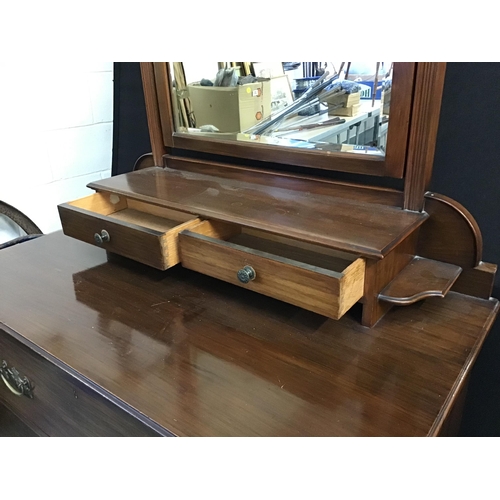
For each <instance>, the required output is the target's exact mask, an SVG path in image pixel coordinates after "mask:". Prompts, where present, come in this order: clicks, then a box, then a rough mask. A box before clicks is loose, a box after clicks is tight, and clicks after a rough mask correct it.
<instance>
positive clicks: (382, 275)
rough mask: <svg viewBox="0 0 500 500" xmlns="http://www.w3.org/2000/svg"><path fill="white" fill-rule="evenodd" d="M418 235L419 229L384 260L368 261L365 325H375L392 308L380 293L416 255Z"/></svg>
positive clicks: (364, 298)
mask: <svg viewBox="0 0 500 500" xmlns="http://www.w3.org/2000/svg"><path fill="white" fill-rule="evenodd" d="M417 236H418V231H415V232H413V233H412V234H410V235H409V236H408V237H407V238H405V239H404V240H403V241H402V242H401V243H400V244H399V245H398V246H397V247H396V248H394V249H393V250H392V251H391V252H389V254H388V255H386V257H385V258H383V259H382V260H373V259H369V260H367V261H366V270H365V293H364V297H363V315H362V318H361V321H362V323H363V325H364V326H368V327H372V326H374V325H375V324H376V323H377V321H379V320H380V318H382V317H383V316H384V314H386V313H387V312H388V311H389V310H390V309H391V307H392V305H391V304H389V303H388V302H382V301H381V300H379V294H380V292H381V291H382V290H383V289H384V288H385V287H386V286H387V285H388V284H389V283H390V282H391V281H392V280H393V279H394V278H395V277H396V276H397V275H398V273H400V272H401V271H402V270H403V269H404V268H405V267H406V266H407V265H408V263H409V262H411V260H412V259H413V257H414V256H415V248H416V245H417Z"/></svg>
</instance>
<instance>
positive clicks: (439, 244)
mask: <svg viewBox="0 0 500 500" xmlns="http://www.w3.org/2000/svg"><path fill="white" fill-rule="evenodd" d="M425 211H426V212H427V213H428V214H429V219H428V220H427V221H426V223H425V224H424V225H423V226H422V227H421V229H420V233H419V240H418V248H417V255H420V256H422V257H426V258H428V259H433V260H438V261H441V262H448V263H449V264H455V265H456V266H460V267H462V268H464V269H468V268H474V267H476V266H478V265H479V263H480V262H481V260H482V255H483V238H482V236H481V230H480V229H479V226H478V224H477V222H476V220H475V219H474V217H473V216H472V215H471V213H470V212H469V211H468V210H467V209H466V208H464V207H463V206H462V205H461V204H460V203H458V202H457V201H455V200H452V199H451V198H448V197H447V196H444V195H441V194H437V193H432V192H427V193H425Z"/></svg>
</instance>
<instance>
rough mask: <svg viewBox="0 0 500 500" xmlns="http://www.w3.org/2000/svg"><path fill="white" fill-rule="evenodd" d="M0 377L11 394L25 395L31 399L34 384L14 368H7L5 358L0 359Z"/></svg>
mask: <svg viewBox="0 0 500 500" xmlns="http://www.w3.org/2000/svg"><path fill="white" fill-rule="evenodd" d="M0 377H2V380H3V381H4V384H5V385H6V386H7V389H9V391H10V392H12V394H15V395H16V396H23V395H24V396H26V397H28V398H30V399H33V391H34V390H35V384H33V382H31V381H30V380H29V379H28V377H22V378H21V375H19V372H18V371H17V370H16V369H15V368H14V367H12V368H9V367H8V365H7V362H6V361H5V360H3V361H2V365H1V366H0Z"/></svg>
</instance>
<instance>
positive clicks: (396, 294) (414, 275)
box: [379, 257, 462, 305]
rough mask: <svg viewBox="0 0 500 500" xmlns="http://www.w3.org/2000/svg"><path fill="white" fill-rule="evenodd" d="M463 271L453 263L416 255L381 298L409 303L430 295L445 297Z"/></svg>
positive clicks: (403, 303) (397, 302)
mask: <svg viewBox="0 0 500 500" xmlns="http://www.w3.org/2000/svg"><path fill="white" fill-rule="evenodd" d="M461 272H462V268H460V267H458V266H455V265H453V264H447V263H445V262H439V261H436V260H431V259H424V258H422V257H414V258H413V260H412V261H411V262H410V263H409V264H408V265H407V266H406V267H405V268H404V269H403V270H402V271H401V272H400V273H399V274H398V275H397V276H396V277H395V278H394V279H393V280H392V281H391V282H390V283H389V284H388V285H387V286H386V287H385V288H384V289H383V290H382V291H381V292H380V294H379V299H380V300H383V301H385V302H390V303H391V304H399V305H409V304H413V303H414V302H417V301H419V300H423V299H427V298H429V297H444V296H446V294H447V293H448V292H449V291H450V288H451V287H452V285H453V283H455V281H456V280H457V278H458V276H459V275H460V273H461Z"/></svg>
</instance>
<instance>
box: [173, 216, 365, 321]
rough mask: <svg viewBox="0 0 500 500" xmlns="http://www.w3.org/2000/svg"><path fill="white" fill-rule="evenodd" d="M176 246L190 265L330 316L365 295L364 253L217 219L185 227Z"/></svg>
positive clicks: (206, 272) (348, 306) (344, 309)
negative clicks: (325, 245)
mask: <svg viewBox="0 0 500 500" xmlns="http://www.w3.org/2000/svg"><path fill="white" fill-rule="evenodd" d="M179 248H180V253H181V263H182V265H183V266H184V267H187V268H188V269H192V270H194V271H198V272H200V273H203V274H207V275H209V276H212V277H214V278H218V279H221V280H224V281H227V282H229V283H233V284H235V285H239V286H241V287H245V288H248V289H250V290H253V291H255V292H258V293H261V294H264V295H268V296H270V297H274V298H276V299H279V300H282V301H284V302H288V303H290V304H294V305H297V306H299V307H303V308H304V309H308V310H310V311H314V312H316V313H319V314H322V315H324V316H328V317H330V318H334V319H339V318H341V317H342V316H343V315H344V314H345V313H346V312H347V311H348V310H349V309H350V308H351V307H352V306H353V305H354V304H355V303H356V302H357V301H358V300H359V299H361V297H362V296H363V291H364V277H365V261H364V259H362V258H357V256H355V255H351V254H347V253H343V252H338V251H335V250H331V249H329V248H325V247H320V246H317V245H312V244H308V243H304V242H300V241H296V240H292V239H289V238H284V237H280V236H276V235H273V234H269V233H265V232H263V231H257V230H252V229H248V228H242V227H240V226H238V225H233V224H227V223H223V222H218V221H203V222H201V223H200V224H198V225H196V226H194V227H190V228H189V229H186V230H183V231H182V232H181V233H179Z"/></svg>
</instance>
